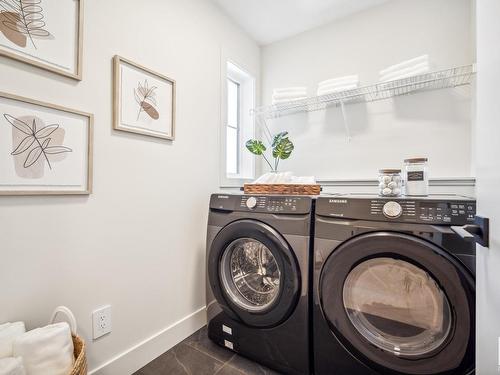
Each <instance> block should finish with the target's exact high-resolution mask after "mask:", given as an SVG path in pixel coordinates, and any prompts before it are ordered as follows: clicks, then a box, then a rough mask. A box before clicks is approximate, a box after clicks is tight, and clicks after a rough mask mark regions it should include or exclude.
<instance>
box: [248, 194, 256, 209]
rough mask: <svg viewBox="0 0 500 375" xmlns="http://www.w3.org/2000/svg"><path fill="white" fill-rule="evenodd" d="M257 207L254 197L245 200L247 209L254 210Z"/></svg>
mask: <svg viewBox="0 0 500 375" xmlns="http://www.w3.org/2000/svg"><path fill="white" fill-rule="evenodd" d="M255 206H257V199H256V198H255V197H250V198H248V199H247V207H248V208H249V209H252V208H255Z"/></svg>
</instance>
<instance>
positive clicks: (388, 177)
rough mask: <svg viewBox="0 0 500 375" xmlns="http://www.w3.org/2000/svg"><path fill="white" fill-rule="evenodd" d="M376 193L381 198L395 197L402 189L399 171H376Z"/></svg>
mask: <svg viewBox="0 0 500 375" xmlns="http://www.w3.org/2000/svg"><path fill="white" fill-rule="evenodd" d="M378 183H379V184H378V193H379V195H380V196H382V197H397V196H400V195H401V192H402V189H403V178H402V177H401V169H380V170H379V171H378Z"/></svg>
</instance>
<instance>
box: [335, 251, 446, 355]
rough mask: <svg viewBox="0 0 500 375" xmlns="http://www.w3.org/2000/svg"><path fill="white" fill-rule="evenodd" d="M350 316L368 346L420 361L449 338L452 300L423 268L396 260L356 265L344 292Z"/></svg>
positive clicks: (380, 260) (345, 305)
mask: <svg viewBox="0 0 500 375" xmlns="http://www.w3.org/2000/svg"><path fill="white" fill-rule="evenodd" d="M343 301H344V308H345V310H346V313H347V315H348V317H349V319H350V321H351V323H352V324H353V325H354V327H356V329H357V330H358V332H359V333H360V334H361V335H363V336H364V338H365V339H367V340H368V341H369V342H370V343H372V344H373V345H375V346H377V347H379V348H380V349H383V350H386V351H389V352H392V353H394V354H396V355H404V356H410V357H411V356H421V355H425V354H426V353H430V352H432V351H433V350H435V349H437V348H438V347H439V346H440V345H441V344H443V342H444V341H445V340H446V338H447V337H448V334H449V332H450V329H451V326H452V324H451V323H452V321H451V310H450V305H449V303H448V299H447V298H446V296H445V294H444V293H443V291H442V290H441V288H440V287H439V285H438V284H437V283H436V282H435V281H434V279H433V278H432V277H431V276H430V275H429V274H428V273H427V272H426V271H424V270H422V269H421V268H419V267H417V266H415V265H413V264H411V263H408V262H405V261H402V260H398V259H392V258H373V259H370V260H367V261H364V262H362V263H360V264H359V265H357V266H356V267H355V268H354V269H353V270H352V271H351V272H350V273H349V275H348V276H347V279H346V281H345V283H344V289H343Z"/></svg>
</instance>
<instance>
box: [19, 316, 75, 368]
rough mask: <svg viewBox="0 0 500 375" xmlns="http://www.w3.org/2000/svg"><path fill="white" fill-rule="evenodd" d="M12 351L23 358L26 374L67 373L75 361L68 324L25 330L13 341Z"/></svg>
mask: <svg viewBox="0 0 500 375" xmlns="http://www.w3.org/2000/svg"><path fill="white" fill-rule="evenodd" d="M13 353H14V356H15V357H18V356H19V357H22V358H23V362H24V368H25V369H26V372H27V373H28V374H29V375H68V374H69V373H70V372H71V369H72V368H73V363H74V360H75V359H74V355H73V340H72V338H71V331H70V328H69V325H68V323H65V322H63V323H56V324H51V325H48V326H45V327H42V328H37V329H34V330H32V331H29V332H26V333H25V334H23V335H22V336H20V337H18V338H17V339H16V340H15V341H14V345H13Z"/></svg>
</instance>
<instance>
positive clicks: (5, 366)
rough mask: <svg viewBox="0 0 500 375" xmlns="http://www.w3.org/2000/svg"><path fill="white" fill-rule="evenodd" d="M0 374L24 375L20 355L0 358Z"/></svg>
mask: <svg viewBox="0 0 500 375" xmlns="http://www.w3.org/2000/svg"><path fill="white" fill-rule="evenodd" d="M0 375H26V371H25V370H24V366H23V359H22V358H21V357H16V358H14V357H7V358H2V359H0Z"/></svg>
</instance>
